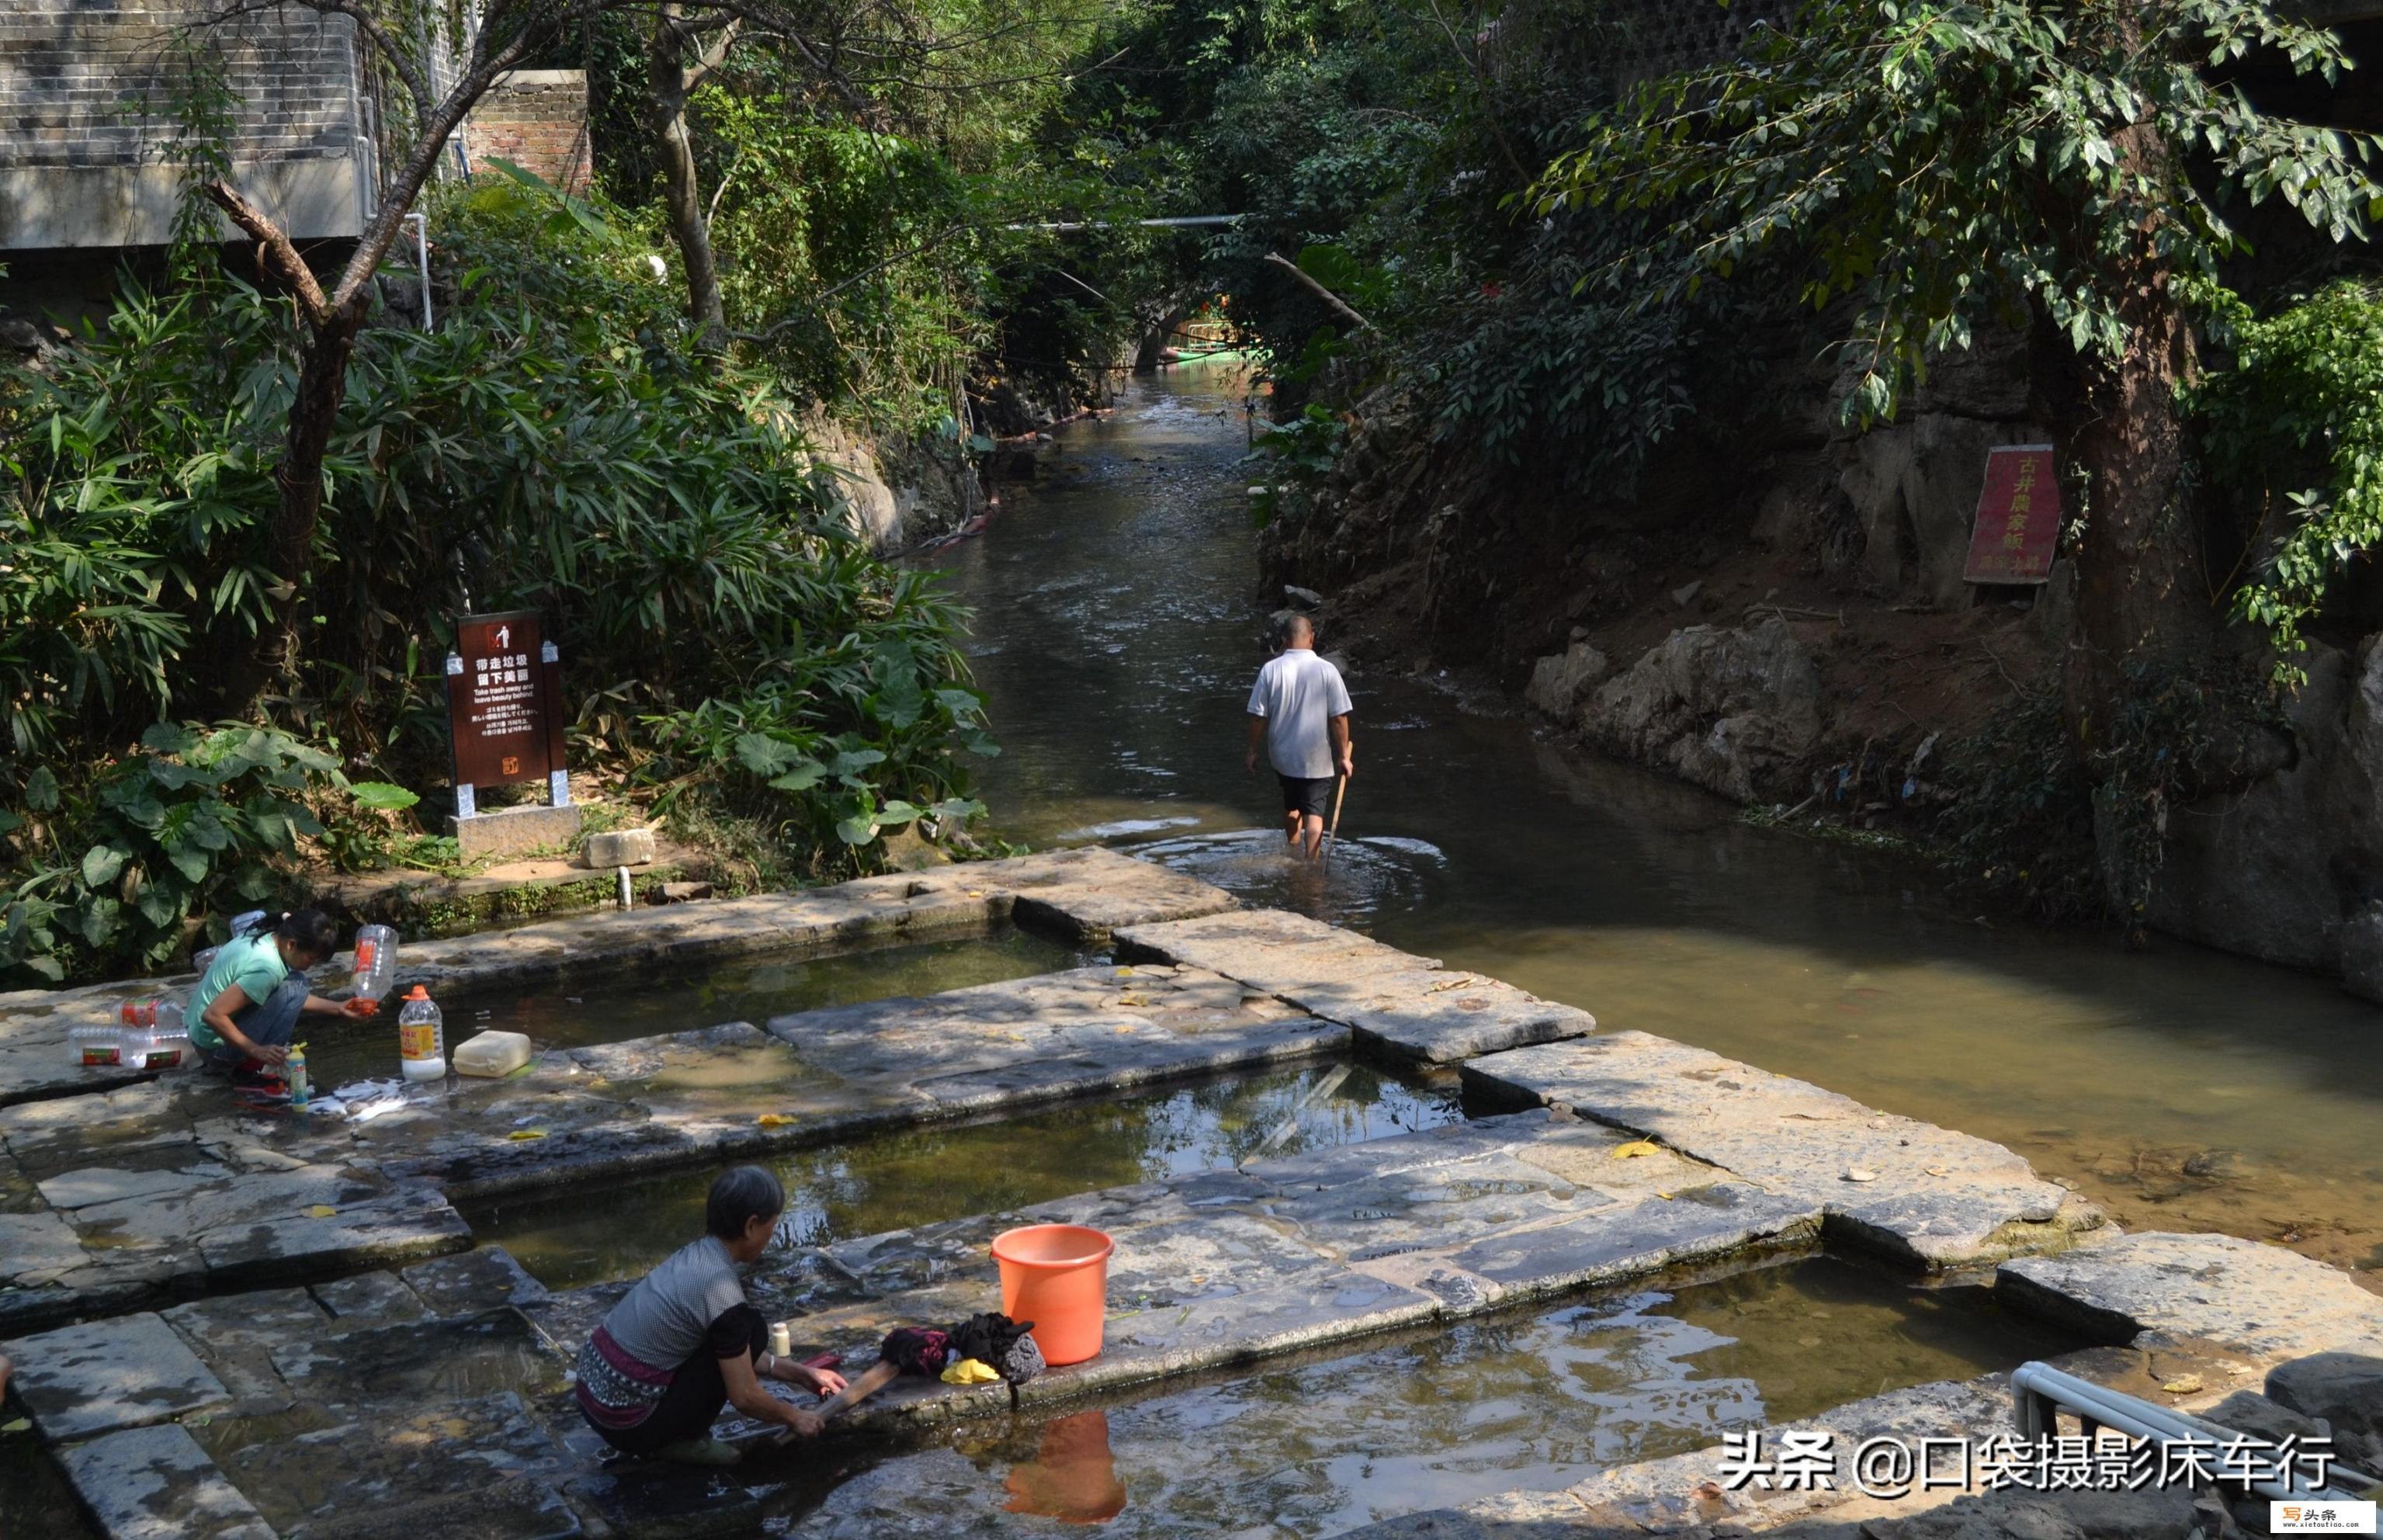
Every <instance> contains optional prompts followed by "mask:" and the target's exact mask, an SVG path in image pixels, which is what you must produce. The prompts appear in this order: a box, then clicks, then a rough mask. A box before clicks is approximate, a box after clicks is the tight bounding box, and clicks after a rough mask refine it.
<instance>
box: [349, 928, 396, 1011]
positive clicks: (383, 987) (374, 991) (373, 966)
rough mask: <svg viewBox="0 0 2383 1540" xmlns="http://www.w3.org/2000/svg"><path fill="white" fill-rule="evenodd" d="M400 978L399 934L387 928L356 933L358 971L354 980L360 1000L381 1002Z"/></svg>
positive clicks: (356, 969) (362, 930)
mask: <svg viewBox="0 0 2383 1540" xmlns="http://www.w3.org/2000/svg"><path fill="white" fill-rule="evenodd" d="M396 975H397V932H396V931H395V930H391V929H389V927H388V926H386V925H367V926H364V928H363V929H361V930H358V931H357V932H356V967H355V977H354V979H353V980H352V989H353V992H354V994H355V997H356V998H357V999H359V1000H378V999H379V998H380V997H381V996H382V995H384V994H387V993H388V992H389V982H390V980H391V979H394V978H395V977H396Z"/></svg>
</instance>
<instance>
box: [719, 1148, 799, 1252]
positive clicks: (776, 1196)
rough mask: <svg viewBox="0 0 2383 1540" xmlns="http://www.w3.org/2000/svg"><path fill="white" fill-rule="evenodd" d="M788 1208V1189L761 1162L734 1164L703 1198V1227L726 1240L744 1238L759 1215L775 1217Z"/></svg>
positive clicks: (770, 1218) (769, 1218)
mask: <svg viewBox="0 0 2383 1540" xmlns="http://www.w3.org/2000/svg"><path fill="white" fill-rule="evenodd" d="M785 1212H786V1189H784V1188H783V1187H780V1186H779V1185H778V1178H777V1177H773V1176H772V1175H771V1174H770V1173H769V1172H767V1171H765V1170H763V1169H762V1168H761V1167H759V1166H758V1165H732V1166H730V1167H729V1168H728V1169H727V1170H725V1171H723V1172H722V1173H721V1174H720V1176H719V1177H718V1178H717V1179H716V1180H714V1181H713V1182H712V1184H711V1193H710V1196H709V1197H707V1198H705V1199H704V1201H703V1231H704V1234H706V1235H714V1236H718V1237H719V1238H721V1239H722V1240H742V1239H744V1238H745V1226H746V1225H747V1223H749V1222H750V1221H752V1220H755V1219H766V1220H771V1221H775V1220H776V1219H777V1217H778V1215H780V1214H784V1213H785Z"/></svg>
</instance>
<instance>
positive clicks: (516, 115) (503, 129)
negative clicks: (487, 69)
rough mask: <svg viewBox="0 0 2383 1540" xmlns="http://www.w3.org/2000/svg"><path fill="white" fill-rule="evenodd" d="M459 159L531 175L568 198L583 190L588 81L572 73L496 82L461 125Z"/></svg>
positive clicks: (537, 72) (527, 73)
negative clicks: (502, 163)
mask: <svg viewBox="0 0 2383 1540" xmlns="http://www.w3.org/2000/svg"><path fill="white" fill-rule="evenodd" d="M463 148H464V153H465V154H467V155H469V156H470V157H471V159H472V160H473V161H475V162H478V161H484V160H487V159H488V158H489V157H491V156H495V157H498V158H500V159H503V160H509V161H512V163H513V164H514V165H515V166H520V167H521V168H522V169H524V170H525V171H535V172H536V173H537V174H538V175H539V176H541V177H543V178H545V179H547V180H548V181H550V182H552V183H553V184H554V185H555V186H557V187H560V188H563V189H565V190H567V191H573V192H585V191H586V190H587V178H588V164H587V77H586V74H585V73H584V72H582V71H580V70H576V69H517V70H515V71H513V72H512V74H510V75H507V76H504V77H502V78H501V79H500V80H498V81H497V83H496V84H495V85H494V86H492V87H490V88H489V91H488V94H487V95H486V96H483V97H481V98H480V105H478V106H476V107H475V108H473V109H472V116H471V117H468V118H466V119H465V120H464V124H463Z"/></svg>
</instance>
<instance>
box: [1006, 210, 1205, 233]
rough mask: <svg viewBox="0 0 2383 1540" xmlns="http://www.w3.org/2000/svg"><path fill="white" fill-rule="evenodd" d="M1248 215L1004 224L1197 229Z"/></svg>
mask: <svg viewBox="0 0 2383 1540" xmlns="http://www.w3.org/2000/svg"><path fill="white" fill-rule="evenodd" d="M1246 217H1247V216H1245V215H1240V214H1186V215H1182V216H1179V217H1177V218H1173V219H1126V220H1108V219H1083V220H1076V221H1071V222H1068V223H1065V224H1056V225H1004V226H1002V227H1001V228H1003V229H1006V230H1051V231H1055V232H1056V233H1058V234H1061V235H1065V234H1068V232H1070V231H1073V230H1105V229H1114V228H1117V225H1118V224H1126V225H1138V226H1140V227H1141V228H1143V229H1146V230H1185V229H1197V228H1202V227H1204V226H1209V225H1238V224H1240V223H1241V221H1242V220H1243V219H1244V218H1246Z"/></svg>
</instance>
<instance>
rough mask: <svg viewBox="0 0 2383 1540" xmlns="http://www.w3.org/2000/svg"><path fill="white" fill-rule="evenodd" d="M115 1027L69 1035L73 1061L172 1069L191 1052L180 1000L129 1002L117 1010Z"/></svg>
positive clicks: (84, 1030) (87, 1029) (97, 1028)
mask: <svg viewBox="0 0 2383 1540" xmlns="http://www.w3.org/2000/svg"><path fill="white" fill-rule="evenodd" d="M116 1018H117V1021H118V1022H119V1023H120V1024H121V1025H119V1026H116V1027H86V1028H81V1029H78V1030H76V1031H75V1032H73V1033H72V1034H70V1036H71V1039H72V1041H74V1042H75V1044H76V1048H75V1057H76V1061H77V1062H78V1063H80V1064H85V1065H118V1066H123V1067H124V1068H127V1069H172V1068H174V1067H176V1066H179V1064H180V1063H181V1062H182V1061H183V1059H184V1058H186V1057H188V1056H189V1053H190V1051H191V1036H190V1033H189V1032H188V1031H187V1030H185V1029H184V1028H183V1026H182V1003H181V1002H180V1001H179V1000H128V1001H126V1002H125V1003H124V1004H122V1005H120V1006H118V1007H117V1012H116Z"/></svg>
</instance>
